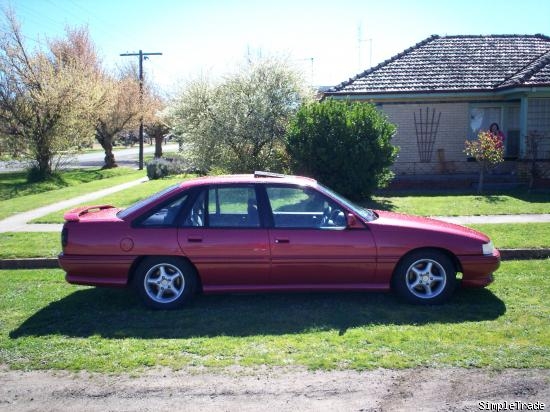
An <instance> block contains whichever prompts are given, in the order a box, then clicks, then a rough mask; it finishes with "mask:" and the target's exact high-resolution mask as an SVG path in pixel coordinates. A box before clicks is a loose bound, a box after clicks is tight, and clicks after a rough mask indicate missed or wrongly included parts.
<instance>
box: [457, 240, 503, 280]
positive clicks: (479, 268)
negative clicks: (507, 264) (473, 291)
mask: <svg viewBox="0 0 550 412" xmlns="http://www.w3.org/2000/svg"><path fill="white" fill-rule="evenodd" d="M458 259H459V260H460V265H461V266H462V286H463V287H466V288H482V287H485V286H487V285H489V284H490V283H491V282H493V280H494V276H493V273H494V272H495V271H496V270H497V269H498V268H499V266H500V252H499V251H498V249H495V250H494V251H493V254H492V255H476V256H458Z"/></svg>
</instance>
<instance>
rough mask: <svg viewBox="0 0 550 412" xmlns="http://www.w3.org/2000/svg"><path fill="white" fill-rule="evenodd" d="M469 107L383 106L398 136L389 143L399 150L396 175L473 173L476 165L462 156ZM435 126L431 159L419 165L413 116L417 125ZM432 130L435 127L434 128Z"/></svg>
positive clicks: (445, 105)
mask: <svg viewBox="0 0 550 412" xmlns="http://www.w3.org/2000/svg"><path fill="white" fill-rule="evenodd" d="M468 107H469V106H468V103H424V104H416V103H415V104H385V105H382V106H380V109H381V110H382V111H383V112H384V113H386V114H387V115H388V118H389V120H390V121H391V122H392V123H394V124H395V125H396V126H397V133H396V135H395V137H394V138H393V141H392V143H393V144H394V145H397V146H399V147H400V152H399V157H398V159H397V160H396V162H395V164H394V167H393V170H394V171H395V172H396V173H398V174H424V173H440V174H446V173H465V172H476V171H477V166H476V164H475V163H472V162H467V160H466V155H465V154H464V141H465V140H466V137H467V135H468V127H469V112H468ZM420 109H422V121H426V112H427V111H426V109H428V122H429V123H430V122H431V121H432V115H433V109H435V117H434V120H435V122H437V119H438V118H439V113H441V117H440V118H439V119H440V120H439V127H438V128H437V134H436V136H435V141H434V143H433V148H432V152H431V159H430V161H429V162H421V156H420V154H419V148H418V146H419V145H418V143H417V128H418V126H417V127H416V128H415V119H414V113H415V114H416V118H417V121H419V120H420ZM434 128H435V126H434Z"/></svg>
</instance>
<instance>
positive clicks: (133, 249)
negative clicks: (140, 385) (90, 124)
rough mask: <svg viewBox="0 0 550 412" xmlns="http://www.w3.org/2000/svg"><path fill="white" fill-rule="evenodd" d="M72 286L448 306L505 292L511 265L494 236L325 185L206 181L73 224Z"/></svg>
mask: <svg viewBox="0 0 550 412" xmlns="http://www.w3.org/2000/svg"><path fill="white" fill-rule="evenodd" d="M65 220H66V222H65V225H64V227H63V231H62V244H63V252H62V253H61V255H60V256H59V263H60V265H61V267H62V268H63V269H64V270H65V271H66V272H67V276H66V279H67V281H68V282H69V283H74V284H81V285H97V286H118V287H126V286H132V287H134V288H135V290H136V291H137V293H138V294H139V295H140V296H141V298H142V299H143V301H144V303H145V304H146V305H148V306H150V307H153V308H157V309H172V308H176V307H179V306H181V305H183V304H185V303H187V302H189V301H190V300H191V298H192V297H193V295H195V294H196V293H197V292H199V291H200V292H203V293H218V292H268V291H326V290H340V291H344V290H355V291H357V290H389V289H393V290H394V291H395V292H396V293H398V294H399V295H400V296H402V297H403V298H404V299H406V300H407V301H409V302H411V303H420V304H438V303H442V302H444V301H446V300H448V299H449V298H450V297H451V295H452V294H453V292H454V290H455V288H456V287H457V285H458V281H457V273H459V272H460V273H462V280H461V285H462V287H483V286H486V285H488V284H489V283H490V282H492V280H493V276H492V273H493V272H494V271H495V270H496V269H497V268H498V267H499V264H500V254H499V252H498V250H497V249H495V248H494V247H493V244H492V242H491V241H490V240H489V238H488V237H487V236H485V235H484V234H482V233H480V232H477V231H475V230H472V229H468V228H465V227H463V226H458V225H453V224H450V223H445V222H441V221H437V220H434V219H428V218H423V217H416V216H408V215H402V214H397V213H390V212H384V211H373V210H369V209H364V208H361V207H359V206H357V205H355V204H353V203H352V202H350V201H348V200H346V199H344V198H343V197H341V196H340V195H338V194H336V193H335V192H333V191H331V190H330V189H328V188H326V187H324V186H322V185H321V184H319V183H318V182H316V181H315V180H312V179H309V178H305V177H298V176H283V175H272V174H268V173H261V172H257V173H256V174H254V175H233V176H218V177H203V178H197V179H192V180H187V181H185V182H183V183H181V184H178V185H175V186H172V187H169V188H167V189H165V190H163V191H162V192H159V193H157V194H155V195H153V196H151V197H149V198H147V199H145V200H143V201H141V202H138V203H136V204H134V205H132V206H130V207H128V208H127V209H119V208H116V207H113V206H106V205H105V206H92V207H81V208H77V209H74V210H71V211H70V212H67V213H66V214H65Z"/></svg>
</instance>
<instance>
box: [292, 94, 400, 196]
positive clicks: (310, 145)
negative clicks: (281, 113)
mask: <svg viewBox="0 0 550 412" xmlns="http://www.w3.org/2000/svg"><path fill="white" fill-rule="evenodd" d="M395 130H396V129H395V126H394V125H393V124H391V123H390V122H389V121H388V120H387V119H386V117H385V116H384V115H383V114H382V113H380V112H379V111H378V110H376V108H375V107H374V105H372V104H370V103H349V102H345V101H338V100H333V99H328V100H324V101H322V102H312V103H309V104H305V105H303V106H302V107H301V108H300V110H299V111H298V113H297V115H296V117H295V118H294V120H293V122H292V123H291V126H290V128H289V131H288V135H287V138H286V149H287V151H288V153H289V155H290V160H291V165H292V170H293V171H294V172H295V173H297V174H304V175H307V176H311V177H314V178H316V179H317V180H319V181H320V182H322V183H324V184H326V185H328V186H331V187H333V188H335V189H336V190H338V191H339V192H340V193H342V194H343V195H345V196H347V197H349V198H350V199H356V200H364V199H365V198H369V197H370V196H371V195H372V192H373V191H374V189H376V188H377V187H383V186H385V185H386V184H387V183H388V182H389V180H390V179H391V177H392V176H393V174H392V173H391V171H390V170H389V167H390V166H391V165H392V164H393V161H394V160H395V158H396V156H397V152H398V149H397V147H395V146H393V145H392V144H391V138H392V137H393V135H394V134H395Z"/></svg>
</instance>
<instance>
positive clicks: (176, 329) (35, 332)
mask: <svg viewBox="0 0 550 412" xmlns="http://www.w3.org/2000/svg"><path fill="white" fill-rule="evenodd" d="M505 312H506V306H505V305H504V302H503V301H501V300H500V299H499V298H498V297H496V296H495V295H494V294H493V293H492V292H490V291H489V290H487V289H473V290H459V291H458V292H457V294H456V296H455V297H454V299H453V300H452V301H451V302H450V303H448V304H446V305H442V306H431V307H430V306H427V307H421V306H412V305H408V304H405V303H402V302H400V301H399V300H398V299H397V298H395V297H394V296H393V294H391V293H311V294H305V293H296V294H291V293H289V294H250V295H245V294H243V295H206V296H198V297H197V298H196V300H195V301H194V303H193V305H192V306H190V307H188V308H185V309H182V310H176V311H151V310H147V309H145V308H143V307H142V306H141V304H140V302H138V301H137V299H136V298H135V297H134V296H133V295H132V294H130V292H129V291H125V290H109V289H101V288H91V289H86V290H81V291H78V292H75V293H73V294H71V295H69V296H67V297H66V298H64V299H61V300H59V301H57V302H52V303H51V304H49V305H48V306H47V307H45V308H43V309H41V310H40V311H38V312H37V313H35V314H34V315H32V316H31V317H29V318H28V319H27V320H26V321H25V322H24V323H23V324H22V325H21V326H19V327H18V328H17V329H16V330H13V331H12V332H11V333H10V337H11V338H19V337H24V336H45V335H64V336H70V337H89V336H93V335H96V336H102V337H104V338H126V337H132V338H142V339H151V338H165V339H171V338H191V337H216V336H236V337H244V336H255V335H283V334H298V333H304V332H308V331H319V330H338V331H339V333H340V334H344V333H345V332H346V331H347V330H348V329H349V328H354V327H361V326H368V325H423V324H430V323H461V322H471V321H484V320H492V319H496V318H498V317H500V316H502V315H503V314H504V313H505Z"/></svg>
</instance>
